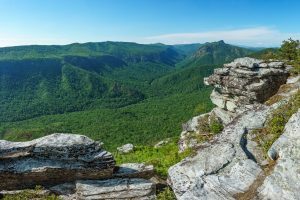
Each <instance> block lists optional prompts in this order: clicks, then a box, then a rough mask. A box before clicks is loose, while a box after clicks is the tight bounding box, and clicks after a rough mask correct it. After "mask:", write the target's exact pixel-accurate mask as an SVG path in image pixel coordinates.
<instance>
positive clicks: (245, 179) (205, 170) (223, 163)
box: [168, 105, 269, 200]
mask: <svg viewBox="0 0 300 200" xmlns="http://www.w3.org/2000/svg"><path fill="white" fill-rule="evenodd" d="M268 112H269V109H268V107H266V106H263V105H259V106H253V108H252V109H251V110H250V111H247V112H246V113H245V114H244V115H243V116H241V117H240V118H238V119H236V120H235V121H234V122H232V123H231V124H229V125H228V126H227V127H226V128H225V129H224V130H223V131H222V133H220V134H219V135H217V136H216V137H215V138H214V139H213V140H212V141H210V142H209V143H204V144H203V145H202V146H199V150H198V152H197V153H196V156H194V157H190V158H187V159H185V160H183V161H181V162H180V163H178V164H176V165H174V166H173V167H171V168H170V169H169V172H168V173H169V184H170V185H171V187H172V188H173V190H174V192H175V194H176V197H177V198H178V199H190V200H192V199H195V200H196V199H234V195H235V194H237V193H240V192H244V191H246V190H248V189H249V187H250V186H251V185H252V184H253V182H254V181H255V180H256V178H257V177H258V176H259V174H260V173H261V171H262V170H261V168H260V166H259V165H258V164H257V163H256V159H255V157H254V156H253V152H251V151H250V150H249V149H248V148H247V140H246V139H245V138H246V137H247V133H248V132H249V131H250V130H252V129H257V128H261V127H262V126H263V124H264V122H265V120H266V117H267V115H268Z"/></svg>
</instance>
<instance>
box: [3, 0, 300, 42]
mask: <svg viewBox="0 0 300 200" xmlns="http://www.w3.org/2000/svg"><path fill="white" fill-rule="evenodd" d="M299 9H300V1H299V0H0V47H5V46H17V45H29V44H69V43H75V42H79V43H84V42H101V41H128V42H137V43H145V44H148V43H164V44H187V43H204V42H213V41H219V40H224V41H225V42H227V43H230V44H237V45H244V46H253V47H273V46H279V45H280V44H281V42H282V40H284V39H288V38H289V37H292V38H294V39H300V24H299V21H300V12H299Z"/></svg>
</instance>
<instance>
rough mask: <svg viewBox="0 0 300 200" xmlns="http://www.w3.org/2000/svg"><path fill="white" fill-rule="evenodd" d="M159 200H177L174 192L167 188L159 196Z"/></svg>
mask: <svg viewBox="0 0 300 200" xmlns="http://www.w3.org/2000/svg"><path fill="white" fill-rule="evenodd" d="M157 200H176V196H175V194H174V192H173V191H172V190H171V189H170V188H169V187H167V188H165V189H164V190H163V191H162V192H160V193H159V194H158V195H157Z"/></svg>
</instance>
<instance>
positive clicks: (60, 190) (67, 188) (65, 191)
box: [49, 183, 76, 195]
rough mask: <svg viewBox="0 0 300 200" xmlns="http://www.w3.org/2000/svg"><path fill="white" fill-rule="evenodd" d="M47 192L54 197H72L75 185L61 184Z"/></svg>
mask: <svg viewBox="0 0 300 200" xmlns="http://www.w3.org/2000/svg"><path fill="white" fill-rule="evenodd" d="M49 190H50V191H51V192H52V193H54V194H56V195H72V194H74V193H75V190H76V185H75V183H62V184H59V185H55V186H52V187H50V188H49Z"/></svg>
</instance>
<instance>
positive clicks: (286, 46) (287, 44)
mask: <svg viewBox="0 0 300 200" xmlns="http://www.w3.org/2000/svg"><path fill="white" fill-rule="evenodd" d="M299 44H300V43H299V40H293V39H292V38H289V39H288V40H284V41H283V42H282V45H281V47H280V49H279V53H280V57H281V58H283V59H287V60H289V61H291V60H294V61H295V60H297V59H298V55H299Z"/></svg>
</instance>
